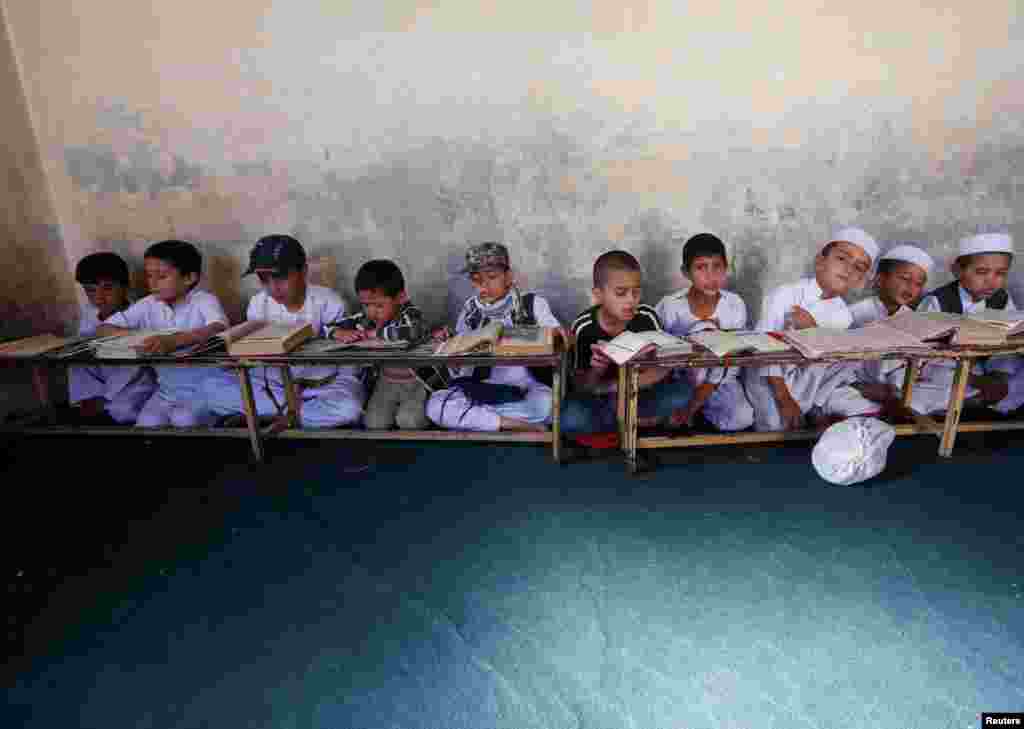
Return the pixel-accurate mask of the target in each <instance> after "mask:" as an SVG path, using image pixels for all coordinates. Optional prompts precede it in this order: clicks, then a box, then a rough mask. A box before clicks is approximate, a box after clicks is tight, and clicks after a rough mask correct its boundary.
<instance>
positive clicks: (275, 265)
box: [242, 235, 306, 278]
mask: <svg viewBox="0 0 1024 729" xmlns="http://www.w3.org/2000/svg"><path fill="white" fill-rule="evenodd" d="M305 265H306V251H305V249H303V247H302V244H301V243H299V242H298V241H297V240H295V239H294V238H292V237H291V236H290V235H267V236H264V237H262V238H260V239H259V240H258V241H257V242H256V245H255V246H253V249H252V252H251V253H250V254H249V268H247V269H246V270H245V273H243V274H242V277H243V278H244V277H246V276H248V275H250V274H253V273H256V272H257V271H266V272H267V273H288V272H289V271H291V270H292V269H295V270H299V269H300V268H302V267H303V266H305Z"/></svg>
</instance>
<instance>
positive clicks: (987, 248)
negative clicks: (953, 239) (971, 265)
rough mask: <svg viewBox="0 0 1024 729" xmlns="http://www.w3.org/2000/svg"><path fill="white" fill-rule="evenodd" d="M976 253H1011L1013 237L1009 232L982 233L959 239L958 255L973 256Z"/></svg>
mask: <svg viewBox="0 0 1024 729" xmlns="http://www.w3.org/2000/svg"><path fill="white" fill-rule="evenodd" d="M977 253H1009V254H1011V255H1012V254H1013V238H1012V237H1011V236H1010V234H1009V233H982V234H980V235H971V236H968V237H966V238H963V239H962V240H961V241H960V250H959V252H958V253H957V254H956V255H957V258H959V257H960V256H973V255H975V254H977Z"/></svg>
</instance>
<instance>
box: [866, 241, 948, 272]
mask: <svg viewBox="0 0 1024 729" xmlns="http://www.w3.org/2000/svg"><path fill="white" fill-rule="evenodd" d="M878 260H880V261H903V262H905V263H913V264H914V265H916V266H920V267H921V268H923V269H924V272H925V273H931V272H932V267H933V266H934V265H935V261H933V260H932V257H931V256H929V255H928V254H927V253H925V252H924V251H923V250H921V249H920V248H918V247H917V246H915V245H911V244H910V243H901V244H900V245H898V246H894V247H893V248H890V249H889V250H887V251H886V252H885V255H883V256H882V257H881V258H880V259H878Z"/></svg>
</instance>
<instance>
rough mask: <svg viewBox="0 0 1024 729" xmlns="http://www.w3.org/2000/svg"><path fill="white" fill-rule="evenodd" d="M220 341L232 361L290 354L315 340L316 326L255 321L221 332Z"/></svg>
mask: <svg viewBox="0 0 1024 729" xmlns="http://www.w3.org/2000/svg"><path fill="white" fill-rule="evenodd" d="M217 338H220V339H222V340H224V342H225V343H226V344H227V348H228V354H230V355H231V356H233V357H244V356H263V355H275V354H288V353H289V352H291V351H292V350H293V349H295V348H296V347H298V346H299V345H300V344H302V343H303V342H305V341H306V340H308V339H312V338H313V325H312V323H310V322H302V323H297V324H279V323H276V322H266V321H259V320H252V321H247V322H244V323H242V324H238V325H236V326H233V327H231V328H230V329H228V330H226V331H223V332H221V333H220V334H218V335H217Z"/></svg>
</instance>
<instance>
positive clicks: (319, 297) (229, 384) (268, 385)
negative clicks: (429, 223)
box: [203, 235, 364, 428]
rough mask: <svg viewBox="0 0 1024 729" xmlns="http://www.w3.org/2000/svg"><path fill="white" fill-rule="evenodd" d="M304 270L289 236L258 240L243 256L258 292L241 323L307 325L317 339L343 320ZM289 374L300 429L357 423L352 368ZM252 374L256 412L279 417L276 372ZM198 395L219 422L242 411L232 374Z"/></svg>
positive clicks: (339, 306)
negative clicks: (246, 256) (327, 326)
mask: <svg viewBox="0 0 1024 729" xmlns="http://www.w3.org/2000/svg"><path fill="white" fill-rule="evenodd" d="M307 268H308V267H307V265H306V251H305V249H304V248H303V247H302V244H301V243H299V241H297V240H296V239H295V238H293V237H292V236H290V235H268V236H264V237H263V238H260V239H259V241H257V242H256V245H255V246H253V249H252V251H251V252H250V254H249V267H248V268H247V269H246V270H245V273H243V274H242V277H243V278H244V277H245V276H250V275H252V274H254V273H255V274H256V275H257V276H258V277H259V279H260V283H261V284H263V290H262V291H259V292H258V293H257V294H256V295H254V296H253V297H252V299H250V300H249V306H248V307H247V309H246V314H245V316H246V319H248V320H250V321H251V320H259V321H265V322H271V323H273V324H307V323H308V324H310V325H312V328H313V333H314V335H316V336H320V335H322V334H323V332H324V330H325V324H326V323H328V322H333V321H337V320H338V319H341V318H342V317H343V316H344V314H345V304H344V303H343V302H342V300H341V297H340V296H338V295H337V294H336V293H335V292H334V291H332V290H331V289H329V288H327V287H325V286H316V285H314V284H310V283H308V281H307ZM291 371H292V380H293V382H294V385H295V388H296V390H297V391H298V392H297V394H298V398H299V418H300V420H301V421H302V425H303V427H308V428H335V427H338V426H341V425H350V424H352V423H355V422H357V421H358V420H359V416H360V415H361V414H362V405H363V397H364V389H363V385H362V383H361V382H360V380H359V377H358V375H357V373H356V371H355V369H354V368H352V367H337V366H334V365H295V366H292V367H291ZM252 376H253V399H254V401H255V403H256V413H257V414H258V415H259V416H261V417H269V418H274V417H277V416H281V415H284V413H285V410H286V408H287V402H288V400H287V394H286V393H285V387H284V383H283V382H282V379H281V372H280V368H278V367H260V368H255V369H253V370H252ZM203 391H204V394H205V396H206V400H207V404H208V406H209V408H210V409H211V410H212V411H213V413H214V414H215V415H217V416H220V417H221V418H224V417H225V416H227V418H229V419H230V420H226V421H225V422H231V421H232V420H237V419H238V418H239V417H240V416H241V414H242V412H244V407H243V404H242V394H241V389H240V387H239V383H238V377H237V375H236V374H235V373H234V372H233V371H227V370H219V371H218V372H217V373H216V374H215V375H213V376H211V377H210V378H208V379H207V381H206V382H205V383H204V385H203Z"/></svg>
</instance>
